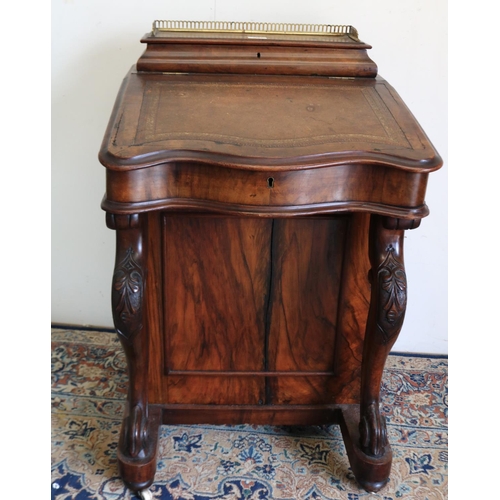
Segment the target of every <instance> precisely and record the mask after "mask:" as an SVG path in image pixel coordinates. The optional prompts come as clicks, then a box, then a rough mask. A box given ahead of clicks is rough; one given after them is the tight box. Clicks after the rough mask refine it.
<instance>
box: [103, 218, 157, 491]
mask: <svg viewBox="0 0 500 500" xmlns="http://www.w3.org/2000/svg"><path fill="white" fill-rule="evenodd" d="M106 223H107V225H108V227H109V228H111V229H114V230H115V231H116V262H115V269H114V274H113V282H112V293H111V302H112V311H113V321H114V324H115V328H116V331H117V333H118V337H119V339H120V341H121V344H122V346H123V349H124V351H125V355H126V358H127V367H128V375H129V390H128V397H127V407H126V410H125V416H124V419H123V423H122V428H121V433H120V441H119V445H118V465H119V469H120V474H121V476H122V478H123V480H124V482H125V484H126V485H127V486H128V487H129V488H131V489H133V490H143V489H145V488H148V487H149V486H150V485H151V484H152V482H153V479H154V474H155V471H156V450H157V441H158V425H159V417H158V416H157V415H156V414H151V412H150V411H149V408H148V395H147V389H148V387H147V382H148V341H149V338H148V332H147V331H146V329H145V328H144V326H143V318H144V316H145V315H144V296H145V293H144V292H145V284H146V269H145V266H144V261H145V248H144V244H145V238H144V235H143V224H142V221H141V217H140V216H139V215H137V214H134V215H113V214H107V215H106Z"/></svg>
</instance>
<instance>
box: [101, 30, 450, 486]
mask: <svg viewBox="0 0 500 500" xmlns="http://www.w3.org/2000/svg"><path fill="white" fill-rule="evenodd" d="M227 24H228V23H216V22H214V23H205V26H204V28H203V29H199V28H198V25H199V23H198V24H196V23H175V22H155V24H154V26H153V27H154V29H153V31H152V32H151V33H149V34H147V35H146V36H145V37H144V38H143V40H142V42H144V43H145V44H146V50H145V52H144V54H143V55H142V56H141V58H140V59H139V61H138V62H137V64H136V65H135V66H134V67H133V68H132V69H131V71H130V72H129V73H128V75H127V76H126V78H125V80H124V82H123V85H122V87H121V90H120V92H119V94H118V98H117V100H116V104H115V107H114V110H113V112H112V116H111V119H110V122H109V126H108V129H107V131H106V134H105V137H104V141H103V144H102V148H101V151H100V155H99V159H100V161H101V163H102V164H103V165H104V166H105V167H106V172H107V183H106V195H105V197H104V200H103V203H102V208H103V209H104V210H105V211H106V221H107V225H108V226H109V227H110V228H112V229H114V230H116V266H115V270H114V275H113V284H112V309H113V317H114V322H115V326H116V330H117V332H118V335H119V337H120V339H121V342H122V344H123V348H124V350H125V353H126V356H127V362H128V370H129V377H130V388H129V393H128V407H127V410H126V414H125V417H124V421H123V426H122V432H121V438H120V444H119V451H118V459H119V464H120V470H121V474H122V477H123V479H124V481H125V483H126V484H127V485H128V486H129V487H131V488H133V489H134V490H143V489H145V488H148V487H149V485H151V484H152V482H153V478H154V474H155V469H156V449H157V440H158V427H159V425H161V424H179V423H183V424H187V423H188V424H191V423H193V424H194V423H227V424H235V423H255V424H276V425H280V424H287V425H294V424H301V425H304V424H324V423H332V424H339V425H340V426H341V429H342V434H343V437H344V441H345V445H346V448H347V451H348V456H349V460H350V463H351V466H352V469H353V472H354V474H355V475H356V478H357V480H358V481H359V483H360V484H361V485H362V486H363V487H364V488H365V489H367V490H369V491H377V490H378V489H380V488H381V487H382V486H383V485H384V484H385V483H386V481H387V480H388V477H389V473H390V467H391V460H392V455H391V449H390V446H389V444H388V441H387V435H386V427H385V421H384V418H383V416H381V414H380V411H379V393H380V383H381V377H382V372H383V369H384V364H385V361H386V357H387V355H388V353H389V351H390V349H391V347H392V345H393V344H394V342H395V340H396V338H397V336H398V334H399V332H400V329H401V326H402V323H403V318H404V315H405V308H406V301H407V283H406V275H405V268H404V259H403V237H404V232H405V230H408V229H414V228H416V227H417V226H418V225H419V224H420V220H421V219H422V218H423V217H425V216H426V215H427V214H428V208H427V206H426V204H425V190H426V184H427V179H428V175H429V173H430V172H432V171H434V170H436V169H438V168H439V167H440V166H441V163H442V161H441V159H440V157H439V155H438V154H437V152H436V151H435V149H434V148H433V146H432V144H431V143H430V142H429V140H428V138H427V137H426V135H425V134H424V132H423V131H422V129H421V128H420V126H419V125H418V123H417V122H416V120H415V118H414V117H413V115H412V114H411V113H410V111H409V110H408V108H407V107H406V106H405V104H404V103H403V102H402V100H401V98H400V97H399V96H398V94H397V93H396V92H395V90H394V89H393V88H392V87H391V86H390V85H389V84H388V83H387V82H386V81H385V80H383V79H382V78H380V77H379V76H377V66H376V65H375V63H374V62H373V61H371V60H370V59H369V57H368V56H367V49H369V48H370V46H369V45H366V44H364V43H363V42H361V41H360V40H359V38H358V36H357V33H356V30H355V29H354V28H352V27H350V26H312V27H311V26H306V27H300V26H299V27H297V26H295V25H294V26H291V27H290V26H284V27H283V26H275V25H273V26H270V25H265V24H259V25H257V24H255V23H232V24H231V25H230V26H229V28H228V26H227ZM207 25H208V26H207Z"/></svg>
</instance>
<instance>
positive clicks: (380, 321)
mask: <svg viewBox="0 0 500 500" xmlns="http://www.w3.org/2000/svg"><path fill="white" fill-rule="evenodd" d="M400 226H401V225H400V224H399V223H397V221H396V222H395V221H394V220H392V222H391V221H390V220H389V219H388V218H387V217H380V216H376V215H372V219H371V224H370V263H371V271H370V281H371V284H372V286H371V299H370V310H369V313H368V321H367V326H366V334H365V341H364V347H363V361H362V367H361V407H360V412H361V418H360V424H359V432H360V446H361V448H362V449H363V451H364V452H365V453H366V454H368V455H371V456H373V457H379V456H381V455H383V454H384V453H385V449H386V447H387V446H388V441H387V431H386V424H385V419H384V417H383V416H382V415H381V414H380V408H379V400H380V384H381V381H382V374H383V370H384V365H385V362H386V359H387V355H388V354H389V351H390V350H391V347H392V346H393V345H394V342H395V341H396V339H397V337H398V335H399V332H400V331H401V327H402V325H403V320H404V316H405V311H406V303H407V283H406V272H405V268H404V259H403V241H404V229H403V228H401V227H400Z"/></svg>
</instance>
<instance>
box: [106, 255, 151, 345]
mask: <svg viewBox="0 0 500 500" xmlns="http://www.w3.org/2000/svg"><path fill="white" fill-rule="evenodd" d="M133 253H134V252H133V250H132V248H129V249H128V250H127V252H126V255H125V258H124V259H123V260H122V261H121V262H120V263H119V264H118V265H117V266H116V269H115V273H114V275H113V290H112V303H113V319H114V321H115V326H116V329H117V330H118V332H119V333H120V334H121V335H123V336H124V337H126V338H130V337H131V336H132V335H133V334H134V333H135V332H137V331H138V330H140V329H141V328H142V296H143V289H144V280H143V276H142V269H141V268H140V266H139V265H138V264H137V263H136V262H135V260H134V257H133Z"/></svg>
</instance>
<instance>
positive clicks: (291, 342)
mask: <svg viewBox="0 0 500 500" xmlns="http://www.w3.org/2000/svg"><path fill="white" fill-rule="evenodd" d="M347 221H348V218H347V217H342V216H337V217H335V218H333V217H332V218H325V219H319V218H313V219H289V220H283V219H277V220H275V223H274V232H273V255H272V258H273V266H272V269H273V276H272V278H271V280H272V293H271V304H270V328H269V332H270V333H269V369H270V370H277V371H329V372H333V369H334V366H333V360H334V350H335V329H336V323H337V303H338V294H339V287H340V281H341V275H342V257H343V251H344V238H345V230H346V226H347Z"/></svg>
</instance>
